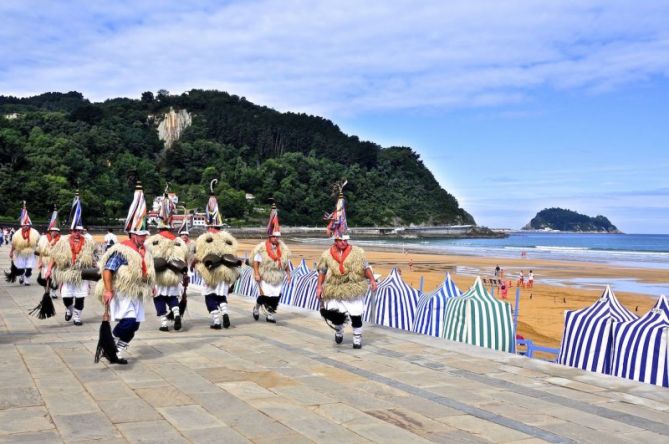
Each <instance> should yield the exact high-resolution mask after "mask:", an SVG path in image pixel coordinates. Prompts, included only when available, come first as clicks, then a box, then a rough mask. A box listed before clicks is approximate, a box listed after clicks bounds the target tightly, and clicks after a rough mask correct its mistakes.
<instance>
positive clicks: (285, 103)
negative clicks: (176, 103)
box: [0, 0, 669, 115]
mask: <svg viewBox="0 0 669 444" xmlns="http://www.w3.org/2000/svg"><path fill="white" fill-rule="evenodd" d="M628 3H629V2H616V1H614V2H611V1H604V0H601V1H582V2H559V1H555V2H552V1H546V2H536V1H529V0H528V1H510V2H492V1H490V2H470V1H456V2H441V1H424V2H420V3H416V2H411V1H393V2H385V1H372V2H364V3H363V2H357V1H352V0H350V1H340V2H325V1H315V2H314V1H301V0H287V1H254V2H247V1H244V2H225V3H219V2H199V3H197V4H195V5H193V4H190V3H189V4H185V3H184V4H179V3H177V2H158V1H145V2H112V3H111V4H110V3H105V4H102V3H96V2H85V1H81V2H48V1H44V2H13V3H12V2H5V3H3V4H2V5H0V14H1V15H2V16H3V17H4V19H3V28H2V29H1V30H0V39H1V41H3V42H4V43H3V44H2V46H0V59H1V60H3V62H1V63H2V65H0V91H2V93H3V94H17V95H27V94H34V93H38V92H43V91H45V90H61V91H65V90H74V89H76V90H81V91H83V92H84V93H85V94H86V95H87V96H89V97H91V98H92V99H95V100H101V99H104V98H108V97H113V96H118V95H124V96H134V97H137V96H138V95H139V94H140V93H141V92H142V91H144V90H153V91H155V90H157V89H158V88H166V89H168V90H170V91H172V92H181V91H183V90H187V89H190V88H202V87H205V88H216V89H222V90H229V91H230V92H232V93H235V94H238V95H244V96H246V97H247V98H249V99H250V100H254V101H258V102H261V103H263V104H266V105H270V106H274V107H277V108H279V109H284V110H286V109H290V110H296V111H307V112H313V113H319V114H326V115H342V114H345V113H354V112H355V113H359V112H364V111H370V110H384V109H406V108H416V107H426V106H427V107H441V108H461V107H472V106H476V107H478V106H491V105H493V106H494V105H503V104H508V103H516V102H519V101H523V100H526V98H527V97H528V96H530V95H531V94H532V90H533V89H534V88H537V87H549V88H557V89H585V90H587V91H589V92H598V91H603V90H609V89H611V88H616V87H617V86H618V85H621V84H625V83H628V82H636V81H643V80H644V79H647V78H650V77H652V76H667V75H668V74H669V32H668V31H667V29H668V28H667V27H666V23H667V21H668V19H669V14H668V12H669V5H668V4H667V3H666V2H644V3H641V4H634V5H628Z"/></svg>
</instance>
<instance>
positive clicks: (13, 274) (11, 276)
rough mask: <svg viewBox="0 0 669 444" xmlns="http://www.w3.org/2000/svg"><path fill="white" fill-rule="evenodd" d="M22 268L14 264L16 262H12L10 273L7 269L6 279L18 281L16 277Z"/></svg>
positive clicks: (11, 281)
mask: <svg viewBox="0 0 669 444" xmlns="http://www.w3.org/2000/svg"><path fill="white" fill-rule="evenodd" d="M20 271H21V270H19V269H18V268H16V265H14V262H12V265H11V268H10V269H9V273H7V272H6V271H5V281H6V282H8V283H10V284H13V283H14V282H16V278H17V277H18V276H19V274H21V273H20Z"/></svg>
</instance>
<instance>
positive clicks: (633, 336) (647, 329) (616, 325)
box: [611, 295, 669, 387]
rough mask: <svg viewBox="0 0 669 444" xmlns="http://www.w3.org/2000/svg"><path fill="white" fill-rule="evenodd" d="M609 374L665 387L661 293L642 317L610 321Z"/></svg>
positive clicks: (667, 337) (665, 323) (668, 335)
mask: <svg viewBox="0 0 669 444" xmlns="http://www.w3.org/2000/svg"><path fill="white" fill-rule="evenodd" d="M612 336H613V341H612V342H613V350H612V360H611V361H612V362H611V374H612V375H614V376H619V377H621V378H627V379H632V380H635V381H639V382H645V383H648V384H654V385H659V386H662V387H669V354H668V348H667V342H668V341H669V301H668V300H667V297H666V296H664V295H662V296H660V298H659V299H658V300H657V303H656V304H655V306H654V307H653V308H652V309H651V310H650V311H649V312H648V313H646V314H645V315H644V316H642V317H640V318H638V319H633V320H630V321H624V322H616V321H614V322H613V325H612Z"/></svg>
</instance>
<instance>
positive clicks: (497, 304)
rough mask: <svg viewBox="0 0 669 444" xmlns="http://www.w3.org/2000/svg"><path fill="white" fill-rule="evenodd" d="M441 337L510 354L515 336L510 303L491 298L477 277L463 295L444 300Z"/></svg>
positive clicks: (513, 348)
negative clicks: (444, 307)
mask: <svg viewBox="0 0 669 444" xmlns="http://www.w3.org/2000/svg"><path fill="white" fill-rule="evenodd" d="M443 337H444V338H446V339H449V340H451V341H457V342H464V343H467V344H472V345H478V346H479V347H486V348H491V349H493V350H500V351H505V352H510V353H513V352H514V350H515V345H516V335H515V331H514V324H513V314H512V311H511V305H510V304H509V303H508V302H503V301H500V300H497V299H495V298H494V297H493V296H492V295H491V294H490V293H488V291H487V290H486V289H485V287H484V286H483V282H481V278H480V277H477V278H476V281H475V282H474V285H473V286H472V288H470V289H469V290H468V291H467V292H466V293H465V294H463V295H462V296H460V297H457V298H449V299H447V300H446V311H445V314H444V334H443Z"/></svg>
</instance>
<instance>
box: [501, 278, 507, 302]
mask: <svg viewBox="0 0 669 444" xmlns="http://www.w3.org/2000/svg"><path fill="white" fill-rule="evenodd" d="M500 282H501V283H502V285H501V286H500V287H499V290H500V294H501V295H502V299H508V297H509V287H507V285H506V283H505V282H504V281H500Z"/></svg>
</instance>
